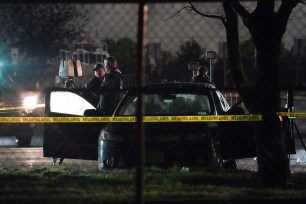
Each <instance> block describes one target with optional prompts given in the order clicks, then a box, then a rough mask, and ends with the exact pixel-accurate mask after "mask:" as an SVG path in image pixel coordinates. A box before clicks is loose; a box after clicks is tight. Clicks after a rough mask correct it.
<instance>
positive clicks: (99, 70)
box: [85, 64, 106, 106]
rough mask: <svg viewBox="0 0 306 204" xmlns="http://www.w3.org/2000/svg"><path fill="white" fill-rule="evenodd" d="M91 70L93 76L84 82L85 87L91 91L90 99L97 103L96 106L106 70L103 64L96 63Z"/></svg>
mask: <svg viewBox="0 0 306 204" xmlns="http://www.w3.org/2000/svg"><path fill="white" fill-rule="evenodd" d="M93 71H94V73H95V76H94V77H93V78H92V79H91V80H90V81H89V82H87V83H86V84H85V88H87V89H90V90H91V91H92V92H91V99H92V100H93V103H95V104H97V106H98V104H99V101H100V97H101V96H100V92H101V86H102V84H103V83H104V80H105V75H106V72H105V67H104V65H103V64H96V65H95V66H94V68H93Z"/></svg>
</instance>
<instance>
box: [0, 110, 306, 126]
mask: <svg viewBox="0 0 306 204" xmlns="http://www.w3.org/2000/svg"><path fill="white" fill-rule="evenodd" d="M276 115H277V116H281V117H306V113H303V112H278V113H276ZM262 120H263V117H262V115H202V116H144V117H143V122H226V121H229V122H230V121H232V122H233V121H262ZM136 121H137V117H136V116H114V117H112V116H110V117H85V116H81V117H26V116H24V117H0V123H105V122H107V123H111V122H136Z"/></svg>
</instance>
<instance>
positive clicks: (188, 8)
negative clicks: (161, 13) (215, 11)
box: [165, 2, 226, 25]
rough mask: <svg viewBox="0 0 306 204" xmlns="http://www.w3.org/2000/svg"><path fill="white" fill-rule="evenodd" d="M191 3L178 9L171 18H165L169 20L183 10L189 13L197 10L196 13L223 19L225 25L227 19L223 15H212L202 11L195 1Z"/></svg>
mask: <svg viewBox="0 0 306 204" xmlns="http://www.w3.org/2000/svg"><path fill="white" fill-rule="evenodd" d="M188 4H189V5H186V6H185V7H183V8H181V9H180V10H179V11H177V12H176V13H175V14H173V15H171V16H170V17H169V18H167V19H165V20H169V19H170V18H173V17H175V16H178V15H179V14H180V13H181V12H182V11H183V10H186V11H188V12H189V13H192V12H195V13H196V14H199V15H201V16H203V17H207V18H215V19H219V20H221V21H222V23H223V24H224V25H225V24H226V21H225V17H223V16H218V15H212V14H206V13H202V12H200V11H199V10H198V9H197V7H196V6H195V5H194V4H193V3H190V2H189V3H188Z"/></svg>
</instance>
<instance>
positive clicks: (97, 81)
mask: <svg viewBox="0 0 306 204" xmlns="http://www.w3.org/2000/svg"><path fill="white" fill-rule="evenodd" d="M103 81H104V77H103V78H99V77H96V76H95V77H93V78H92V79H91V80H90V81H89V82H87V84H86V88H87V89H92V90H99V89H100V87H101V84H102V82H103Z"/></svg>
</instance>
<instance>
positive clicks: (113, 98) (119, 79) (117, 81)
mask: <svg viewBox="0 0 306 204" xmlns="http://www.w3.org/2000/svg"><path fill="white" fill-rule="evenodd" d="M104 65H105V68H106V77H105V80H104V82H103V84H102V86H101V90H102V92H104V93H103V98H101V97H100V102H99V106H98V107H99V108H100V109H101V110H102V112H103V113H104V114H106V115H112V114H113V112H114V110H115V108H116V106H117V104H118V103H119V101H120V99H121V96H122V94H121V93H120V90H121V89H123V74H122V72H121V71H120V69H119V68H118V67H117V60H116V58H115V57H112V56H110V57H106V58H105V60H104ZM102 99H103V100H102Z"/></svg>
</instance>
